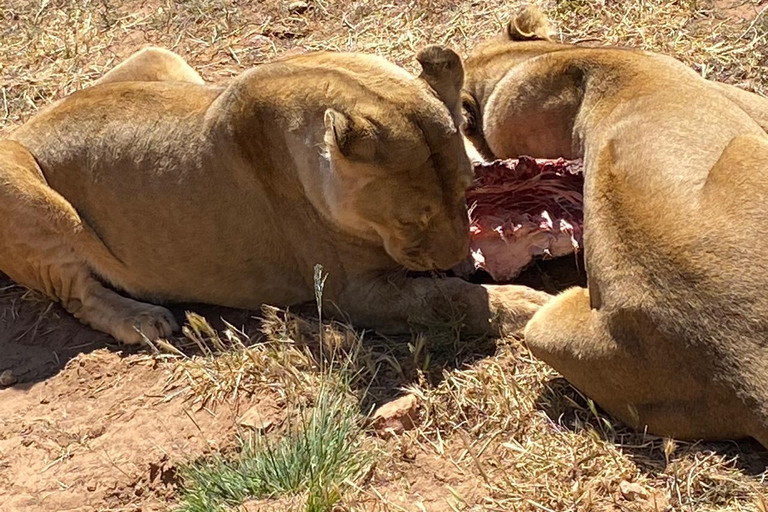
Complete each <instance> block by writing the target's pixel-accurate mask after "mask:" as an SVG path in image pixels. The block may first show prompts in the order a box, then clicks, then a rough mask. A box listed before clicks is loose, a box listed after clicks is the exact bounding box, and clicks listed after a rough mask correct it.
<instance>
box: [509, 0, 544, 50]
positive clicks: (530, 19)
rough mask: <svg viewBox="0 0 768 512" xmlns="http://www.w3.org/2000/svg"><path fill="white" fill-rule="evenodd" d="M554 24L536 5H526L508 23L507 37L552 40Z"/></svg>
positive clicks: (523, 39) (525, 39)
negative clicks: (551, 23)
mask: <svg viewBox="0 0 768 512" xmlns="http://www.w3.org/2000/svg"><path fill="white" fill-rule="evenodd" d="M553 32H554V31H553V29H552V25H550V23H549V19H547V17H546V15H544V13H543V12H542V11H541V9H539V8H538V7H537V6H535V5H526V6H524V7H523V8H522V9H520V10H519V11H518V12H517V14H515V16H514V18H512V21H510V22H509V23H508V24H507V37H509V39H510V40H512V41H552V36H551V34H552V33H553Z"/></svg>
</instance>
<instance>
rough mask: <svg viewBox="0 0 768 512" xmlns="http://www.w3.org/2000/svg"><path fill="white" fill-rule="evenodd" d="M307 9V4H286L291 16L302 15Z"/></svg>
mask: <svg viewBox="0 0 768 512" xmlns="http://www.w3.org/2000/svg"><path fill="white" fill-rule="evenodd" d="M307 9H309V4H308V3H307V2H291V3H289V4H288V12H289V13H291V14H304V13H305V12H307Z"/></svg>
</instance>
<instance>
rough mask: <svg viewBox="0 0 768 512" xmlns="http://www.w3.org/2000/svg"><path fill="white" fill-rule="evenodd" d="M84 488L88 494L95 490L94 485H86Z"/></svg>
mask: <svg viewBox="0 0 768 512" xmlns="http://www.w3.org/2000/svg"><path fill="white" fill-rule="evenodd" d="M85 488H86V489H88V492H93V491H95V490H96V484H88V485H86V486H85Z"/></svg>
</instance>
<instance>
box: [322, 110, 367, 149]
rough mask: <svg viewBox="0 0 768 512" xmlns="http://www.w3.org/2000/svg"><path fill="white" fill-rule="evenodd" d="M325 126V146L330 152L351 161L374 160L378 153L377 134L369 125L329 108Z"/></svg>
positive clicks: (325, 117) (324, 118)
mask: <svg viewBox="0 0 768 512" xmlns="http://www.w3.org/2000/svg"><path fill="white" fill-rule="evenodd" d="M323 124H324V126H325V145H326V147H327V148H328V149H329V150H331V149H332V150H335V151H338V152H339V153H340V154H341V155H343V156H344V157H346V158H349V159H354V160H372V159H373V157H374V155H375V152H376V145H375V140H374V136H375V134H374V133H373V132H372V130H371V127H370V125H369V124H368V123H364V122H363V121H362V120H356V119H354V118H352V117H349V116H347V115H345V114H342V113H341V112H339V111H338V110H334V109H332V108H329V109H327V110H326V111H325V114H324V116H323Z"/></svg>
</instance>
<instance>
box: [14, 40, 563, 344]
mask: <svg viewBox="0 0 768 512" xmlns="http://www.w3.org/2000/svg"><path fill="white" fill-rule="evenodd" d="M418 59H419V61H420V63H421V65H422V68H423V70H424V71H423V73H422V75H421V76H420V77H419V78H414V77H412V76H411V75H409V74H408V73H406V72H405V71H403V70H402V69H401V68H398V67H396V66H394V65H393V64H390V63H388V62H386V61H385V60H383V59H380V58H377V57H372V56H366V55H359V54H339V53H315V54H308V55H303V56H298V57H294V58H288V59H285V60H281V61H276V62H273V63H270V64H264V65H261V66H258V67H256V68H254V69H251V70H249V71H247V72H245V73H243V74H242V75H240V76H239V77H236V78H234V79H233V80H231V81H230V82H229V83H227V84H224V85H221V86H213V85H206V84H204V83H203V81H202V79H201V78H200V76H199V75H198V74H197V73H196V72H195V71H194V70H193V69H192V68H190V67H189V66H188V65H187V64H186V63H185V62H184V61H183V60H182V59H181V58H180V57H178V56H176V55H175V54H172V53H171V52H167V51H165V50H160V49H152V48H151V49H147V50H144V51H142V52H139V53H138V54H136V55H134V56H132V57H131V58H130V59H128V60H127V61H126V62H124V63H123V64H122V65H120V66H118V67H117V68H115V69H114V70H112V71H110V72H109V73H107V74H106V75H105V76H104V77H103V78H102V79H101V80H99V81H98V82H97V83H96V84H95V85H93V86H92V87H89V88H86V89H84V90H81V91H78V92H76V93H74V94H72V95H71V96H69V97H67V98H65V99H64V100H62V101H59V102H58V103H56V104H55V105H52V106H51V107H50V108H47V109H45V110H44V111H42V112H41V113H39V114H38V115H36V116H35V117H33V118H32V119H30V120H29V121H28V122H27V123H26V124H25V125H23V126H22V127H20V128H19V129H18V130H16V131H15V132H14V133H12V134H11V136H10V139H7V140H3V141H0V270H2V271H3V272H5V273H7V274H8V275H10V276H11V277H12V278H13V279H15V280H16V281H18V282H19V283H22V284H25V285H27V286H29V287H31V288H35V289H37V290H41V291H43V292H45V293H47V294H48V295H49V296H50V297H52V298H54V299H56V300H58V301H60V302H61V303H62V304H63V305H64V307H65V308H66V309H67V310H69V311H70V312H72V313H73V314H74V315H75V316H77V317H78V318H80V319H81V320H82V321H83V322H85V323H87V324H89V325H91V326H93V327H94V328H96V329H100V330H102V331H105V332H108V333H110V334H111V335H113V336H114V337H115V338H117V339H118V340H121V341H124V342H127V343H135V342H138V341H140V340H141V336H142V334H143V335H145V336H147V337H149V338H155V337H158V336H167V335H169V334H170V333H171V332H172V331H173V330H174V329H176V328H177V324H176V321H175V319H174V318H173V317H172V316H171V314H170V313H169V312H168V311H167V310H166V309H165V308H163V307H160V306H156V305H153V304H148V303H144V302H139V300H150V301H155V302H158V301H194V302H207V303H213V304H220V305H225V306H233V307H241V308H258V307H259V306H260V305H261V304H263V303H269V304H274V305H279V306H288V305H292V304H296V303H300V302H305V301H311V300H313V299H314V283H313V275H314V267H315V265H316V264H321V265H322V266H323V268H324V270H325V272H327V274H328V276H329V277H328V280H327V284H326V290H325V294H324V299H325V302H326V311H327V312H329V313H336V312H338V311H340V312H342V313H343V314H345V315H348V317H349V318H350V319H351V320H352V321H353V322H354V323H356V324H357V325H360V326H371V327H375V328H380V329H385V330H407V329H409V328H410V327H409V322H410V323H411V324H419V323H422V322H428V321H434V320H436V319H438V318H436V316H437V317H441V315H442V319H443V320H445V319H446V318H445V316H450V314H451V311H452V310H451V308H452V307H454V308H456V309H457V310H458V312H459V313H460V314H463V315H464V326H465V328H466V329H468V330H470V331H473V332H478V333H480V332H487V331H489V330H497V329H498V327H499V325H500V323H499V322H501V321H506V322H508V325H509V327H510V328H512V329H514V328H519V327H521V326H522V325H524V323H525V322H526V321H527V319H528V318H529V317H530V316H531V315H532V314H533V312H534V311H535V310H536V309H538V307H539V305H541V304H543V303H544V302H546V300H547V298H548V296H546V295H545V294H541V293H538V292H534V291H532V290H529V289H527V288H523V287H482V286H477V285H471V284H469V283H466V282H464V281H461V280H458V279H442V280H440V279H432V278H406V277H405V276H404V273H403V272H402V270H401V269H402V268H403V267H405V268H408V269H411V270H431V269H448V268H450V267H451V266H453V265H454V264H456V263H457V262H459V261H460V260H461V259H462V258H464V257H465V256H466V254H467V252H468V234H467V215H466V206H465V203H464V190H465V188H466V187H467V186H468V185H469V183H470V181H471V179H472V173H471V167H470V164H469V162H468V159H467V156H466V153H465V151H464V148H463V144H462V140H461V136H460V133H459V131H458V130H457V125H458V120H459V119H460V107H459V103H460V102H459V91H460V88H461V84H462V79H463V69H462V65H461V62H460V60H459V58H458V56H457V55H456V54H455V53H453V52H452V51H450V50H447V49H445V48H442V47H429V48H427V49H425V50H423V51H422V52H420V54H419V56H418ZM114 290H117V291H119V292H123V293H125V295H126V296H123V295H121V294H120V293H117V292H116V291H114ZM128 296H130V297H131V298H128ZM502 304H504V306H503V307H502ZM336 308H338V309H336ZM137 329H138V331H141V334H140V333H139V332H137Z"/></svg>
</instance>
